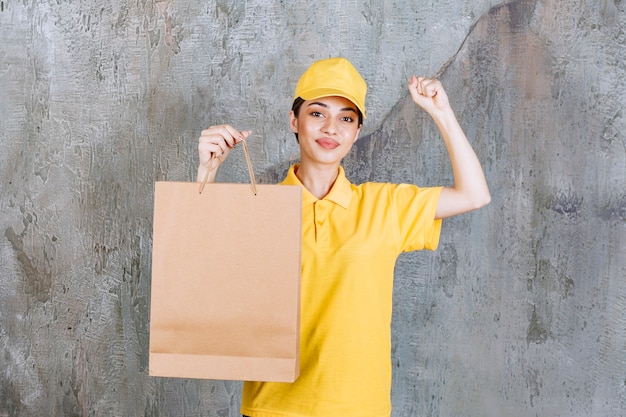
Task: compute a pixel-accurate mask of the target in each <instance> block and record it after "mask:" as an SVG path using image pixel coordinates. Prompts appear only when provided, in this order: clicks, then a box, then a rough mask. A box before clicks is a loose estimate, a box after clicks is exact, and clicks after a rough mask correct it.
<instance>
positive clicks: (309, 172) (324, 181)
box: [295, 163, 339, 200]
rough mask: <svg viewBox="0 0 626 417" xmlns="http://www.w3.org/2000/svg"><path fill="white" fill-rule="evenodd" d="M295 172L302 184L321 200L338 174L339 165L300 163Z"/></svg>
mask: <svg viewBox="0 0 626 417" xmlns="http://www.w3.org/2000/svg"><path fill="white" fill-rule="evenodd" d="M295 174H296V176H297V177H298V179H299V180H300V182H301V183H302V185H304V187H305V188H306V189H307V190H309V192H310V193H311V194H313V195H314V196H315V197H316V198H318V199H320V200H321V199H322V198H324V197H326V195H327V194H328V193H329V192H330V189H331V188H332V187H333V184H334V183H335V180H336V179H337V176H338V175H339V165H335V164H330V165H322V166H311V165H309V164H304V163H301V164H300V165H299V166H298V169H297V171H296V172H295Z"/></svg>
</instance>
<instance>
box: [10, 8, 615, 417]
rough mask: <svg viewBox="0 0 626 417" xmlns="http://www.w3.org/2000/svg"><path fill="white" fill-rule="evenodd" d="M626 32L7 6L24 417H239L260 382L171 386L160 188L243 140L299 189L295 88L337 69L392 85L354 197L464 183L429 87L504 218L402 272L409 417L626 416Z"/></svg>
mask: <svg viewBox="0 0 626 417" xmlns="http://www.w3.org/2000/svg"><path fill="white" fill-rule="evenodd" d="M625 8H626V4H624V2H623V1H622V0H594V1H583V0H560V1H559V0H543V1H539V0H518V1H513V2H508V4H504V3H501V2H496V1H486V0H478V1H471V0H444V1H436V2H435V1H428V2H427V1H420V2H417V1H407V0H398V1H382V0H369V1H367V0H345V1H319V2H307V1H301V0H296V1H291V2H283V1H278V0H276V1H273V0H270V1H266V0H256V1H247V2H244V1H239V0H230V1H227V0H220V1H217V0H214V1H199V0H188V1H175V0H164V1H155V0H141V1H135V2H125V1H121V0H112V1H103V0H82V1H76V2H69V1H65V0H58V1H51V0H50V1H38V2H35V1H29V0H23V1H12V0H0V114H1V115H2V117H0V175H1V178H2V179H1V181H0V187H1V188H0V208H1V213H2V214H1V217H0V232H1V234H0V416H172V417H175V416H176V417H177V416H236V415H238V403H239V395H240V384H239V383H237V382H228V381H226V382H223V381H197V380H182V379H167V378H151V377H148V376H147V358H148V318H149V300H150V273H151V271H150V263H151V227H152V198H153V188H152V187H153V183H154V181H155V180H162V179H168V180H192V179H194V178H195V168H196V163H197V162H196V161H197V158H196V140H197V139H196V138H197V136H198V134H199V132H200V130H201V129H202V128H204V127H206V126H208V125H210V124H213V123H219V122H229V123H233V124H234V125H236V126H237V127H239V128H241V129H252V130H253V131H254V133H253V136H252V138H251V139H250V141H249V144H250V148H251V152H252V154H253V164H254V166H255V167H256V170H257V174H258V176H259V177H260V178H261V179H262V180H263V181H266V182H270V181H275V180H276V179H278V178H279V177H281V176H282V174H283V172H284V170H285V169H286V167H287V166H288V164H289V163H290V162H292V161H294V160H296V159H297V146H296V143H295V140H294V139H293V135H292V134H291V133H290V132H289V131H288V129H287V123H286V122H287V112H288V109H289V106H290V102H291V93H292V90H293V86H294V84H295V82H296V79H297V77H298V76H299V74H300V73H301V72H302V71H303V70H304V69H305V68H306V67H307V66H308V65H309V63H310V62H311V61H312V60H313V59H317V58H325V57H329V56H335V55H343V56H346V57H348V58H350V59H351V60H352V61H353V62H354V63H355V65H356V66H357V67H358V68H360V69H361V70H362V73H363V75H364V76H365V78H366V80H367V81H368V84H369V87H370V93H369V96H368V102H367V105H368V119H367V121H366V127H365V132H364V135H363V137H362V138H361V139H360V140H359V141H358V142H357V144H356V146H355V148H354V150H353V152H352V153H351V154H350V155H349V156H348V157H347V158H346V160H345V166H346V171H347V173H348V176H349V177H350V178H351V179H353V180H354V181H356V182H360V181H365V180H379V181H409V182H415V183H417V184H421V185H438V184H449V183H450V181H451V173H450V169H449V164H448V160H447V156H446V153H445V149H444V147H443V145H442V143H441V140H440V138H439V136H438V133H437V132H436V129H435V126H434V124H433V123H432V122H431V121H430V120H429V119H428V118H427V117H425V116H424V114H423V113H421V112H420V111H418V110H417V109H416V106H415V105H413V104H412V103H411V102H410V100H408V99H407V94H406V89H405V84H406V81H407V79H408V77H409V76H410V75H411V74H412V73H418V74H425V75H433V74H437V73H438V74H439V75H440V77H441V79H442V81H443V82H444V85H445V86H446V89H447V91H448V93H449V95H450V97H451V101H452V102H453V107H454V108H455V110H456V112H457V115H458V117H459V119H460V120H461V123H462V125H463V126H464V127H465V129H466V132H467V134H468V137H469V138H470V140H471V141H472V142H473V144H474V146H475V148H476V150H477V153H478V154H479V157H480V159H481V160H482V161H483V164H484V167H485V170H486V174H487V178H488V181H489V183H490V187H491V190H492V194H493V201H492V203H491V205H489V206H488V207H487V208H485V209H483V210H480V211H478V212H475V213H470V214H467V215H464V216H460V217H458V218H455V219H450V220H448V221H446V222H444V228H443V235H442V239H441V244H440V248H439V249H438V251H436V252H419V253H411V254H406V255H403V256H402V257H401V258H400V260H399V262H398V265H397V273H396V293H395V300H394V306H395V310H394V323H393V343H394V344H393V357H392V360H393V363H394V383H393V393H392V401H393V406H394V411H393V415H394V416H408V417H410V416H431V417H434V416H441V417H447V416H489V417H491V416H493V417H495V416H512V417H518V416H519V417H534V416H563V417H566V416H593V417H623V416H625V415H626V256H625V254H626V135H625V133H624V132H625V131H626V122H625V119H624V114H623V109H624V107H625V104H626V81H625V80H626V64H625V63H626V46H625V45H626V11H625ZM220 178H221V179H222V180H224V181H232V182H241V181H246V171H245V162H244V159H243V156H242V155H241V153H240V152H234V153H233V155H232V157H231V158H230V159H229V161H228V162H227V163H226V164H225V167H224V169H223V170H222V171H221V172H220Z"/></svg>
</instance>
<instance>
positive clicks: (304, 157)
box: [289, 96, 361, 164]
mask: <svg viewBox="0 0 626 417" xmlns="http://www.w3.org/2000/svg"><path fill="white" fill-rule="evenodd" d="M289 116H290V126H291V130H292V131H293V132H294V133H297V134H298V141H299V143H300V159H301V161H300V162H301V163H302V164H307V163H311V162H312V163H322V164H339V163H340V162H341V160H342V159H343V158H344V157H345V156H346V155H347V154H348V152H350V149H351V148H352V144H353V143H354V142H356V140H357V138H358V136H359V132H360V131H361V126H359V121H358V113H357V107H356V106H355V105H354V103H352V102H351V101H350V100H348V99H346V98H343V97H337V96H329V97H322V98H318V99H315V100H307V101H305V102H304V103H302V107H301V108H300V111H299V113H298V116H297V117H296V116H295V115H294V113H293V112H291V113H290V115H289Z"/></svg>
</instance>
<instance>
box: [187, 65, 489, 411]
mask: <svg viewBox="0 0 626 417" xmlns="http://www.w3.org/2000/svg"><path fill="white" fill-rule="evenodd" d="M408 88H409V91H410V93H411V97H412V99H413V101H414V102H415V103H416V104H417V105H419V106H420V107H421V108H422V109H424V110H425V111H426V112H428V113H429V114H430V115H431V117H432V118H433V120H434V121H435V123H436V124H437V126H438V127H439V130H440V132H441V135H442V137H443V140H444V142H445V144H446V147H447V150H448V154H449V157H450V162H451V165H452V169H453V174H454V185H453V186H452V187H430V188H419V187H417V186H415V185H409V184H381V183H365V184H362V185H358V186H357V185H354V184H351V183H350V182H349V181H348V180H347V179H346V177H345V174H344V171H343V169H342V167H341V165H340V164H341V160H342V159H343V158H344V157H345V156H346V155H347V154H348V152H349V151H350V149H351V147H352V145H353V144H354V142H355V141H356V140H357V139H358V136H359V133H360V131H361V127H362V121H363V119H364V118H365V116H366V113H365V95H366V91H367V87H366V84H365V81H364V80H363V78H362V77H361V75H360V74H359V73H358V71H357V70H356V69H355V68H354V66H352V64H351V63H350V62H349V61H347V60H346V59H344V58H331V59H325V60H321V61H317V62H315V63H313V64H312V65H311V66H310V67H309V69H307V71H306V72H305V73H304V74H303V75H302V77H301V78H300V80H299V81H298V84H297V85H296V91H295V96H294V106H293V109H292V111H291V113H290V114H289V126H290V128H291V130H292V131H293V132H294V133H295V134H296V138H297V140H298V143H299V145H300V154H301V157H300V163H299V164H296V165H294V166H292V167H291V168H290V169H289V172H288V173H287V177H286V178H285V179H284V180H283V182H282V184H290V185H301V186H302V200H303V203H302V204H303V207H302V210H303V211H302V222H303V225H302V299H301V306H302V307H301V308H302V313H301V338H300V342H301V359H300V364H301V370H300V376H299V378H298V380H297V381H296V382H295V383H293V384H288V383H263V382H245V384H244V392H243V401H242V407H241V412H242V413H243V414H244V415H246V416H250V417H271V416H283V417H284V416H294V417H295V416H299V417H305V416H306V417H314V416H324V417H329V416H332V417H334V416H346V417H347V416H362V417H365V416H368V417H369V416H371V417H383V416H389V415H390V414H391V402H390V389H391V361H390V349H391V333H390V324H391V305H392V299H391V298H392V289H393V269H394V266H395V262H396V259H397V256H398V255H399V254H400V253H401V252H405V251H412V250H420V249H435V248H436V247H437V244H438V242H439V233H440V230H441V219H443V218H446V217H450V216H454V215H457V214H461V213H466V212H468V211H471V210H474V209H477V208H480V207H482V206H484V205H486V204H488V203H489V201H490V199H491V197H490V194H489V189H488V187H487V183H486V181H485V177H484V174H483V171H482V168H481V165H480V162H479V161H478V158H477V157H476V154H475V153H474V151H473V149H472V147H471V145H470V143H469V142H468V140H467V138H466V136H465V134H464V133H463V130H462V129H461V127H460V126H459V123H458V122H457V119H456V116H455V115H454V112H453V111H452V109H451V107H450V104H449V101H448V97H447V94H446V92H445V90H444V89H443V86H442V85H441V83H440V82H439V81H438V80H434V79H427V78H422V77H416V76H412V77H411V79H410V81H409V85H408ZM250 133H251V132H250V131H239V130H237V129H235V128H234V127H232V126H230V125H220V126H212V127H210V128H209V129H207V130H204V131H203V132H202V134H201V136H200V139H199V145H198V152H199V157H200V164H199V168H198V181H201V180H202V179H203V178H204V177H205V175H207V174H208V176H209V181H214V179H215V174H216V172H217V168H218V166H219V163H221V162H222V161H223V160H224V158H225V157H226V156H228V154H229V153H230V151H231V149H232V148H234V147H235V146H236V145H237V144H238V143H239V142H241V141H243V140H245V139H247V138H248V136H249V135H250ZM212 155H215V156H218V157H219V158H217V161H218V162H219V163H218V164H215V165H216V166H213V165H214V164H210V163H209V162H210V160H211V156H212Z"/></svg>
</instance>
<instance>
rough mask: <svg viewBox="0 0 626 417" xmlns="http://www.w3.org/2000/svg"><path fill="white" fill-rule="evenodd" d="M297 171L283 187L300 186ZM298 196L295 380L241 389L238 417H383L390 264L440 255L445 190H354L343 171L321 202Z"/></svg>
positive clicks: (386, 410) (368, 186) (372, 186)
mask: <svg viewBox="0 0 626 417" xmlns="http://www.w3.org/2000/svg"><path fill="white" fill-rule="evenodd" d="M294 169H297V167H296V166H292V167H291V168H290V169H289V172H288V174H287V177H286V178H285V180H284V181H283V182H282V183H283V184H290V185H302V184H301V183H300V181H299V180H298V178H297V177H296V175H295V171H294ZM302 188H303V189H302V193H303V194H302V245H303V246H302V301H301V303H302V313H301V338H300V342H301V347H300V349H301V353H300V354H301V356H300V358H301V359H300V364H301V371H300V377H299V378H298V380H297V381H296V382H295V383H293V384H289V383H267V382H265V383H264V382H246V383H245V384H244V392H243V402H242V408H241V412H242V413H243V414H245V415H248V416H251V417H276V416H283V417H286V416H290V417H317V416H319V417H322V416H323V417H339V416H346V417H388V416H389V415H390V413H391V403H390V389H391V329H390V325H391V309H392V291H393V271H394V266H395V263H396V259H397V257H398V255H399V254H400V253H401V252H406V251H412V250H419V249H435V248H436V247H437V244H438V242H439V234H440V230H441V221H440V220H435V211H436V209H437V202H438V200H439V194H440V192H441V187H436V188H419V187H417V186H414V185H408V184H383V183H365V184H362V185H354V184H351V183H350V182H349V181H348V180H347V179H346V177H345V174H344V171H343V169H342V168H340V172H339V176H338V177H337V180H336V181H335V184H334V185H333V187H332V189H331V191H330V192H329V193H328V195H327V196H326V197H325V198H323V199H322V200H319V199H317V198H315V197H314V196H313V195H312V194H311V193H309V192H308V191H307V189H306V188H305V187H304V186H303V187H302ZM279 301H280V300H277V302H279Z"/></svg>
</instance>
